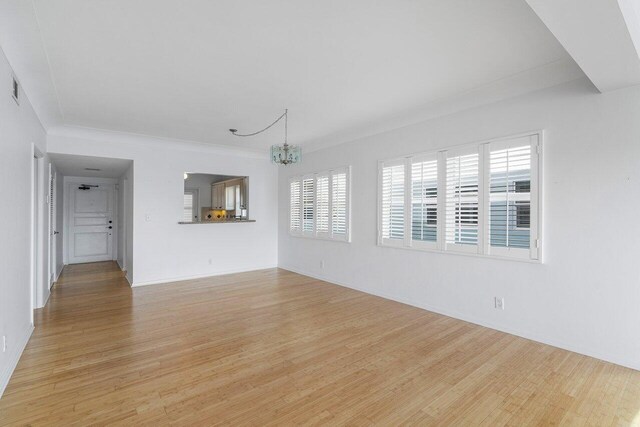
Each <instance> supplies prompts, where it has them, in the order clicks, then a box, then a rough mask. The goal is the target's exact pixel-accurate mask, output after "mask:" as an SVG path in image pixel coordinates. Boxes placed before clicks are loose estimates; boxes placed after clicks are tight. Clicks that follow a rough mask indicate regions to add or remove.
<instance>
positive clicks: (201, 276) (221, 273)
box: [127, 264, 278, 288]
mask: <svg viewBox="0 0 640 427" xmlns="http://www.w3.org/2000/svg"><path fill="white" fill-rule="evenodd" d="M277 267H278V266H277V265H276V264H266V265H263V266H256V267H249V268H236V269H230V270H222V271H218V272H215V273H204V274H196V275H193V276H178V277H172V278H168V279H157V280H148V281H144V282H135V283H133V284H131V287H132V288H136V287H139V286H150V285H161V284H165V283H173V282H185V281H187V280H195V279H204V278H207V277H216V276H224V275H226V274H236V273H248V272H251V271H258V270H268V269H271V268H277ZM127 280H129V278H128V277H127ZM129 283H131V281H129Z"/></svg>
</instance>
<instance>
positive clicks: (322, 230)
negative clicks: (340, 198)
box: [316, 175, 329, 234]
mask: <svg viewBox="0 0 640 427" xmlns="http://www.w3.org/2000/svg"><path fill="white" fill-rule="evenodd" d="M316 233H318V234H328V233H329V176H328V175H318V177H317V179H316Z"/></svg>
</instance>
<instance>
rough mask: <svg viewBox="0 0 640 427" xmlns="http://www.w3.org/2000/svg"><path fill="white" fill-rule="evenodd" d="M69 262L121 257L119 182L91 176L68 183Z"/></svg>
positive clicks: (107, 259)
mask: <svg viewBox="0 0 640 427" xmlns="http://www.w3.org/2000/svg"><path fill="white" fill-rule="evenodd" d="M66 190H67V196H68V197H69V199H68V202H67V209H68V211H67V223H68V228H67V230H68V233H67V243H68V263H69V264H80V263H86V262H99V261H112V260H115V259H116V258H117V254H116V251H115V248H116V247H117V246H116V245H114V240H115V239H116V236H117V226H118V225H117V219H116V218H117V216H116V214H115V213H116V212H117V211H116V206H115V205H116V191H115V184H108V183H107V184H104V183H101V182H97V181H92V180H91V179H86V180H84V181H83V182H80V183H76V182H72V183H69V184H67V189H66Z"/></svg>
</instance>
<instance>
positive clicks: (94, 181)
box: [62, 176, 120, 265]
mask: <svg viewBox="0 0 640 427" xmlns="http://www.w3.org/2000/svg"><path fill="white" fill-rule="evenodd" d="M63 184H64V185H63V189H64V190H63V191H64V194H63V218H62V221H63V235H64V238H63V244H62V251H63V255H64V264H65V265H68V264H70V261H69V260H70V257H69V239H70V238H71V233H70V232H69V230H70V226H69V224H70V221H69V209H70V203H69V199H70V197H71V191H70V190H71V186H77V185H79V184H88V185H102V186H105V185H110V186H112V187H113V189H114V190H113V191H114V193H113V216H112V220H113V230H112V238H113V240H112V244H111V260H112V261H116V260H117V259H118V231H119V227H120V221H119V218H118V194H117V191H116V186H117V185H118V180H117V179H115V178H87V177H77V176H65V177H64V181H63Z"/></svg>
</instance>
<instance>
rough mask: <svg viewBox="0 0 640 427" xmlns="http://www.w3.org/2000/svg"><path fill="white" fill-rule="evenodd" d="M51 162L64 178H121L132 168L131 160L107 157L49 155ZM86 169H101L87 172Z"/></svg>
mask: <svg viewBox="0 0 640 427" xmlns="http://www.w3.org/2000/svg"><path fill="white" fill-rule="evenodd" d="M49 157H50V158H51V161H52V162H53V164H54V165H55V167H56V170H57V171H58V173H59V174H61V175H64V176H84V177H95V178H119V177H121V176H122V175H124V173H125V172H126V171H127V169H129V166H131V163H132V162H131V160H125V159H112V158H105V157H89V156H75V155H70V154H57V153H49ZM86 168H91V169H100V170H99V171H87V170H86Z"/></svg>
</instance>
